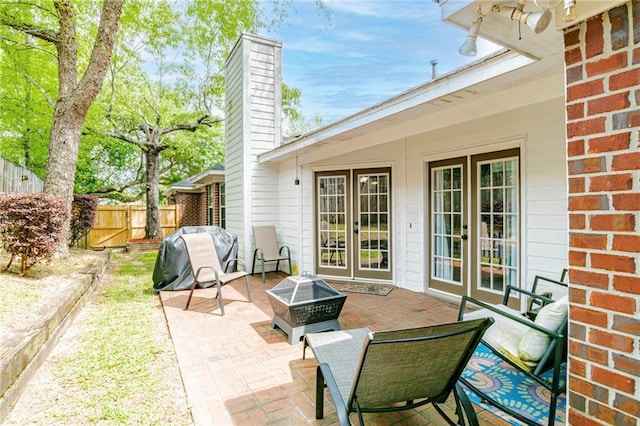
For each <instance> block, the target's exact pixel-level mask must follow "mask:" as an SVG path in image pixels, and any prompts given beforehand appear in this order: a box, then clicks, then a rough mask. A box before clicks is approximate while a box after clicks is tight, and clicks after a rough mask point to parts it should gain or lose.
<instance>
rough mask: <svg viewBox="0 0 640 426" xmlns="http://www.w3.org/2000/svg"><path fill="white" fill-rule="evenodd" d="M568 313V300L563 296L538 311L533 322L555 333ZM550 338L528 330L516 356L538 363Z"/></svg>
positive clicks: (539, 332) (542, 333) (544, 334)
mask: <svg viewBox="0 0 640 426" xmlns="http://www.w3.org/2000/svg"><path fill="white" fill-rule="evenodd" d="M568 312H569V298H568V296H563V297H561V298H560V299H558V300H557V301H555V302H553V303H550V304H548V305H546V306H544V307H543V308H542V309H540V312H538V315H537V316H536V320H535V321H534V322H535V323H536V324H537V325H539V326H540V327H543V328H546V329H547V330H550V331H557V330H558V327H560V325H561V324H562V323H563V322H564V320H565V319H566V318H567V314H568ZM550 341H551V337H549V335H548V334H547V333H544V332H542V331H538V330H534V329H530V330H528V331H527V332H526V333H525V334H524V336H523V337H522V340H520V344H519V345H518V356H519V357H520V359H521V360H523V361H540V358H542V356H543V355H544V353H545V352H546V351H547V347H548V346H549V342H550Z"/></svg>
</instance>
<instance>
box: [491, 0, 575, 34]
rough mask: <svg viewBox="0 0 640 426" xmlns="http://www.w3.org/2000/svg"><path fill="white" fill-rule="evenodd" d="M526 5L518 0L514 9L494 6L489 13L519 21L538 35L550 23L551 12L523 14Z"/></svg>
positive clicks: (523, 0) (523, 1) (524, 0)
mask: <svg viewBox="0 0 640 426" xmlns="http://www.w3.org/2000/svg"><path fill="white" fill-rule="evenodd" d="M567 1H569V0H567ZM526 3H527V0H518V4H517V5H516V7H511V6H498V5H494V6H493V7H492V8H491V11H492V12H494V13H497V14H499V15H500V16H504V17H505V18H508V19H511V20H512V21H519V22H521V23H523V24H525V25H526V26H528V27H529V28H530V29H531V31H533V32H534V33H536V34H540V33H541V32H543V31H544V30H545V29H546V28H547V27H548V26H549V23H551V11H550V10H544V11H542V12H525V11H524V6H525V4H526Z"/></svg>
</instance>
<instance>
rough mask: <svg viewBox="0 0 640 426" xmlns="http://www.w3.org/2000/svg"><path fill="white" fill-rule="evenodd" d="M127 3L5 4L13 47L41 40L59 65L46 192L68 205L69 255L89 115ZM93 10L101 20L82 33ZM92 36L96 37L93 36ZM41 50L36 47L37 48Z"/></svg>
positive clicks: (1, 19) (4, 20) (63, 247)
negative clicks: (80, 152) (82, 139)
mask: <svg viewBox="0 0 640 426" xmlns="http://www.w3.org/2000/svg"><path fill="white" fill-rule="evenodd" d="M123 1H124V0H104V1H103V3H102V8H101V9H99V11H98V10H93V5H92V4H91V2H87V4H85V2H82V4H80V5H76V4H74V3H73V2H72V1H71V0H53V1H52V2H49V1H46V2H45V1H37V2H33V3H30V2H15V3H7V4H2V7H1V8H0V25H3V26H6V27H8V28H10V29H11V30H12V31H13V34H11V35H12V36H13V37H14V38H13V39H12V40H11V42H14V43H16V44H20V43H22V44H23V45H24V42H23V40H24V37H25V35H26V36H27V37H29V38H28V39H27V42H26V44H27V45H28V44H30V38H33V39H35V40H37V44H36V46H37V47H39V46H40V45H41V44H43V43H44V44H46V47H43V49H45V50H46V51H47V52H49V53H50V54H51V55H52V57H51V60H52V61H55V64H56V65H57V90H56V93H55V97H54V96H50V99H55V102H54V103H53V119H52V122H51V130H50V133H49V149H48V155H47V166H46V176H45V184H44V190H45V192H48V193H51V194H55V195H58V196H59V197H61V198H62V199H63V200H64V203H65V206H66V209H67V212H68V213H69V214H68V215H67V216H66V219H65V224H64V226H63V229H65V230H66V231H65V232H64V237H63V239H62V241H61V242H60V247H59V249H60V251H61V252H63V253H67V252H68V247H67V241H68V230H69V220H70V219H69V218H70V216H71V215H70V213H71V203H72V201H73V188H74V182H75V175H76V162H77V159H78V149H79V145H80V134H81V132H82V127H83V124H84V120H85V117H86V114H87V112H88V110H89V107H90V106H91V104H92V103H93V101H94V99H95V97H96V96H97V95H98V92H99V91H100V88H101V87H102V81H103V78H104V75H105V73H106V71H107V68H108V65H109V61H110V59H111V52H112V49H113V45H114V43H115V38H116V32H117V30H118V22H119V20H120V14H121V11H122V4H123ZM78 6H80V7H81V8H87V9H89V10H90V12H92V15H93V16H94V17H95V16H100V20H99V22H98V25H97V27H96V25H95V21H91V20H87V21H85V23H87V24H88V25H87V27H86V28H83V29H84V30H85V31H86V33H84V32H81V31H78V23H79V19H78V17H79V16H81V15H82V14H83V12H84V10H82V9H78V8H77V7H78ZM87 34H90V35H87ZM88 40H92V43H90V44H89V46H91V47H87V48H86V51H87V52H90V53H88V56H87V57H86V58H88V59H86V62H83V61H81V59H83V54H81V53H80V50H81V43H82V42H83V41H88ZM37 47H36V48H37Z"/></svg>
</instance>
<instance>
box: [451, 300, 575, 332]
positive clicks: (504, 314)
mask: <svg viewBox="0 0 640 426" xmlns="http://www.w3.org/2000/svg"><path fill="white" fill-rule="evenodd" d="M467 303H469V304H474V305H477V306H479V307H481V308H483V309H486V310H488V311H491V312H492V313H494V314H496V315H499V316H502V317H504V318H508V319H510V320H512V321H515V322H517V323H520V324H522V325H524V326H526V327H529V328H532V329H534V330H537V331H540V332H542V333H545V334H548V335H549V337H551V338H553V339H558V338H561V337H563V335H562V334H559V333H556V332H555V331H553V330H549V329H548V328H545V327H542V326H540V325H538V324H536V323H534V322H533V321H530V320H528V319H526V318H525V317H523V316H519V315H512V314H510V313H508V312H504V311H501V310H499V309H498V308H496V307H495V306H493V305H490V304H488V303H485V302H482V301H480V300H477V299H474V298H472V297H469V296H462V301H461V303H460V310H459V311H458V321H462V320H463V318H464V312H465V309H466V306H467Z"/></svg>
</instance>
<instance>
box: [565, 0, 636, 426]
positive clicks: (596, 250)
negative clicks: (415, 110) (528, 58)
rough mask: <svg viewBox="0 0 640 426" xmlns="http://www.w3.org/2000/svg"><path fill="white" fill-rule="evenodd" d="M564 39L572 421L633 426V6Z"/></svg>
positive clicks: (576, 29)
mask: <svg viewBox="0 0 640 426" xmlns="http://www.w3.org/2000/svg"><path fill="white" fill-rule="evenodd" d="M579 3H580V2H578V4H579ZM564 40H565V65H566V79H567V91H566V100H567V153H568V164H567V167H568V174H569V185H568V188H569V203H568V208H569V228H570V229H569V232H570V235H569V246H570V247H569V250H570V252H569V263H570V272H569V277H570V281H571V286H570V300H571V310H570V331H569V335H570V337H569V374H570V377H569V406H570V409H569V423H571V424H616V425H637V424H639V421H638V417H640V379H639V377H640V213H639V212H640V134H639V133H640V1H637V0H635V1H629V2H628V3H626V4H623V5H622V6H619V7H615V8H613V9H611V10H609V11H607V12H605V13H604V14H602V15H600V16H597V17H595V18H592V19H589V20H588V21H586V22H582V23H580V24H579V25H577V26H575V27H572V28H569V29H567V30H566V31H565V35H564Z"/></svg>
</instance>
